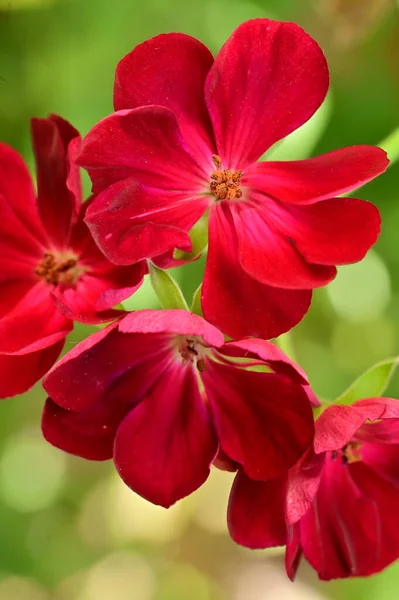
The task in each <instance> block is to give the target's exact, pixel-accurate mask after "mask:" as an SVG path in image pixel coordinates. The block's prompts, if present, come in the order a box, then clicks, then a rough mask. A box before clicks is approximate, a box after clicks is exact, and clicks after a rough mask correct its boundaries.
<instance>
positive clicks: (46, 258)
mask: <svg viewBox="0 0 399 600" xmlns="http://www.w3.org/2000/svg"><path fill="white" fill-rule="evenodd" d="M32 136H33V147H34V151H35V158H36V166H37V183H38V192H37V196H36V193H35V190H34V188H33V185H32V181H31V178H30V175H29V172H28V170H27V168H26V166H25V164H24V162H23V160H22V158H21V157H20V156H19V154H18V153H17V152H15V150H13V149H12V148H10V147H9V146H6V145H5V144H0V252H1V257H2V259H1V262H0V290H1V293H0V373H1V376H0V398H5V397H8V396H13V395H15V394H18V393H22V392H24V391H26V390H27V389H28V388H30V387H31V386H32V385H33V384H34V383H35V382H36V381H37V380H38V379H40V377H42V376H43V375H44V373H45V372H46V371H48V369H49V368H50V367H51V366H52V364H53V363H54V361H55V360H56V359H57V356H58V355H59V353H60V352H61V349H62V347H63V344H64V339H65V336H66V335H67V334H68V333H69V332H70V331H71V329H72V327H73V321H72V320H71V319H76V320H79V321H85V322H91V323H95V322H101V321H103V320H111V319H112V318H115V316H117V315H120V314H121V313H120V312H119V311H113V310H110V309H111V308H112V306H115V305H116V304H118V303H119V302H120V301H121V300H122V299H124V298H126V297H127V296H129V295H131V294H132V293H133V291H134V290H135V289H136V288H137V287H138V286H139V285H140V283H141V281H142V278H143V276H144V273H145V272H146V263H144V262H142V263H138V264H137V265H134V266H133V267H129V268H126V267H125V268H124V267H116V266H115V265H114V264H112V263H110V262H109V261H108V260H107V259H106V258H105V257H104V256H103V254H102V253H101V252H100V251H99V250H98V248H97V246H96V245H95V243H94V241H93V239H92V237H91V234H90V231H89V230H88V228H87V226H86V225H85V223H84V222H83V217H84V213H85V210H86V205H82V197H81V183H80V177H79V171H78V167H77V166H76V165H75V164H74V161H73V156H74V155H75V154H76V152H77V150H78V148H79V146H80V143H81V142H80V138H79V134H78V132H77V131H76V130H75V129H74V128H73V127H72V126H71V125H70V124H69V123H68V122H67V121H64V120H63V119H61V118H60V117H57V116H55V115H53V116H51V117H49V118H48V119H33V121H32Z"/></svg>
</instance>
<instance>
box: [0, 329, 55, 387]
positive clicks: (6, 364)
mask: <svg viewBox="0 0 399 600" xmlns="http://www.w3.org/2000/svg"><path fill="white" fill-rule="evenodd" d="M63 345H64V340H61V341H60V342H58V343H57V344H54V346H49V347H48V348H44V350H39V351H38V352H31V353H30V354H24V355H22V356H8V355H6V354H0V373H1V379H0V398H9V397H11V396H16V395H17V394H23V393H24V392H27V391H28V390H29V389H30V388H31V387H32V386H33V385H34V384H35V383H36V382H37V381H39V379H41V378H42V377H43V375H45V374H46V373H47V371H48V370H49V369H50V367H51V366H52V365H53V364H54V363H55V361H56V360H57V358H58V356H59V354H60V352H61V350H62V347H63Z"/></svg>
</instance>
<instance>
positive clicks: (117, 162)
mask: <svg viewBox="0 0 399 600" xmlns="http://www.w3.org/2000/svg"><path fill="white" fill-rule="evenodd" d="M327 88H328V70H327V64H326V61H325V58H324V56H323V53H322V51H321V49H320V48H319V46H318V45H317V44H316V42H314V40H312V38H310V37H309V36H308V35H307V34H306V33H305V32H304V31H303V30H302V29H301V28H300V27H298V26H297V25H295V24H293V23H278V22H275V21H270V20H268V19H256V20H253V21H248V22H246V23H243V24H242V25H240V27H238V29H236V31H235V32H234V33H233V34H232V36H231V37H230V38H229V39H228V41H227V42H226V44H225V45H224V46H223V48H222V49H221V51H220V52H219V54H218V55H217V57H216V59H213V57H212V55H211V53H210V52H209V50H208V49H207V48H206V47H205V46H204V45H203V44H201V42H199V41H198V40H196V39H194V38H192V37H189V36H187V35H183V34H175V33H173V34H166V35H160V36H157V37H155V38H153V39H151V40H149V41H147V42H144V43H143V44H141V45H139V46H137V47H136V48H135V49H134V50H133V51H132V52H131V53H130V54H128V55H127V56H126V57H125V58H124V59H123V60H122V61H121V62H120V63H119V65H118V67H117V70H116V80H115V92H114V105H115V109H116V110H117V111H118V112H116V113H114V114H112V115H111V116H109V117H107V118H106V119H104V120H103V121H101V122H100V123H99V124H97V125H96V126H95V127H94V128H93V129H92V130H91V131H90V132H89V134H88V136H87V137H86V139H85V140H84V142H83V146H82V153H81V155H80V157H79V162H80V164H81V165H82V166H84V167H85V168H86V169H87V171H88V172H89V175H90V177H91V179H92V181H93V191H94V192H95V193H96V194H99V196H98V198H97V199H96V200H95V201H94V202H93V204H92V205H91V206H90V208H89V210H88V213H87V218H86V221H87V223H88V224H89V227H90V228H91V231H92V233H93V235H94V237H95V239H96V241H97V243H98V244H99V245H100V247H101V248H102V250H103V251H104V252H105V254H106V255H107V256H108V257H109V258H110V259H111V260H112V261H113V262H115V263H116V264H132V263H134V262H135V261H138V260H141V259H143V258H147V257H150V256H155V255H157V254H161V253H162V252H164V251H166V250H168V249H170V248H173V247H176V248H179V249H181V250H190V248H191V244H190V239H189V236H188V234H187V231H188V230H189V229H190V228H191V227H192V226H193V225H194V224H195V223H196V221H197V220H198V219H199V218H200V217H201V215H203V214H204V212H205V211H206V210H207V209H209V252H208V258H207V265H206V270H205V278H204V285H203V290H202V307H203V312H204V315H205V317H206V318H207V319H208V320H209V321H210V322H212V323H213V324H215V325H216V326H218V327H220V328H221V329H222V330H223V331H224V332H225V333H227V334H228V335H230V336H232V337H242V336H246V335H255V336H259V337H263V338H269V337H273V336H277V335H279V334H281V333H282V332H284V331H286V330H288V329H290V328H291V327H293V326H294V325H295V324H296V323H297V322H298V321H299V320H300V319H301V318H302V317H303V315H304V314H305V313H306V311H307V309H308V306H309V303H310V300H311V290H312V289H313V288H316V287H319V286H323V285H325V284H327V283H328V282H330V281H331V280H332V279H333V278H334V277H335V274H336V268H335V265H342V264H348V263H353V262H356V261H359V260H360V259H362V258H363V256H364V255H365V253H366V252H367V250H368V249H369V248H370V247H371V246H372V245H373V244H374V243H375V241H376V240H377V237H378V233H379V227H380V218H379V213H378V210H377V209H376V208H375V207H374V206H373V205H372V204H369V203H366V202H363V201H361V200H356V199H352V198H336V197H335V196H337V195H339V194H342V193H343V192H348V191H350V190H352V189H354V188H357V187H359V186H360V185H362V184H363V183H366V182H367V181H369V180H370V179H373V178H374V177H376V176H377V175H379V174H380V173H382V172H383V171H385V169H386V167H387V165H388V160H387V157H386V154H385V153H384V152H383V151H382V150H381V149H379V148H374V147H370V146H354V147H350V148H344V149H342V150H336V151H334V152H331V153H329V154H325V155H323V156H318V157H316V158H312V159H309V160H303V161H297V162H258V163H257V162H256V161H257V160H258V159H259V158H260V157H261V156H262V154H263V153H264V152H265V151H266V150H267V149H268V148H270V147H271V146H272V145H273V144H275V143H276V142H277V141H279V140H281V139H282V138H284V137H285V136H287V135H288V134H289V133H291V132H292V131H294V130H295V129H297V128H298V127H300V126H301V125H303V124H304V123H305V122H306V121H307V120H308V119H309V118H310V117H311V116H312V115H313V113H314V112H315V111H316V109H317V108H318V107H319V106H320V104H321V103H322V101H323V99H324V97H325V95H326V92H327ZM360 224H361V225H360Z"/></svg>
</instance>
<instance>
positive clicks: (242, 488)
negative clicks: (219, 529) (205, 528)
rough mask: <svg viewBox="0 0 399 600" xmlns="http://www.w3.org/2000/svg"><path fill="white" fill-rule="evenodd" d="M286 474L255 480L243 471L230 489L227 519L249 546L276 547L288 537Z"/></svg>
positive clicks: (237, 536)
mask: <svg viewBox="0 0 399 600" xmlns="http://www.w3.org/2000/svg"><path fill="white" fill-rule="evenodd" d="M286 483H287V478H286V477H280V478H278V479H270V480H269V481H253V480H252V479H250V478H249V477H247V476H246V475H245V473H243V472H242V471H239V472H238V473H237V475H236V478H235V480H234V483H233V487H232V489H231V492H230V499H229V507H228V511H227V521H228V525H229V532H230V535H231V537H232V538H233V540H234V541H235V542H236V543H237V544H240V545H241V546H246V547H247V548H273V547H275V546H284V545H285V543H286V541H287V528H286V524H285V515H284V506H285V491H286Z"/></svg>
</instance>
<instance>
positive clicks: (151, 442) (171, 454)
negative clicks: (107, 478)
mask: <svg viewBox="0 0 399 600" xmlns="http://www.w3.org/2000/svg"><path fill="white" fill-rule="evenodd" d="M217 449H218V442H217V438H216V435H215V433H214V431H213V428H212V425H211V423H210V419H209V414H208V411H207V409H206V407H205V405H204V403H203V401H202V398H201V394H200V392H199V389H198V385H197V379H196V375H195V373H194V370H193V369H192V368H191V367H190V366H186V367H182V365H181V364H179V363H178V362H176V363H174V364H173V365H171V366H170V368H169V369H168V370H167V371H165V372H164V374H163V376H162V377H161V378H160V379H159V380H158V382H157V384H156V385H155V386H154V387H153V388H152V390H151V393H150V394H149V395H148V396H147V397H146V398H145V399H144V400H143V401H142V402H141V403H140V404H139V405H138V406H137V407H136V408H135V409H134V410H132V411H131V412H130V413H129V414H128V415H127V417H126V418H125V419H124V421H123V422H122V424H121V425H120V427H119V429H118V432H117V436H116V439H115V450H114V460H115V465H116V468H117V469H118V472H119V475H120V476H121V477H122V479H123V481H124V482H125V483H126V484H127V485H128V486H129V487H130V488H131V489H132V490H134V491H135V492H136V493H138V494H140V495H141V496H143V497H144V498H146V499H147V500H149V501H150V502H153V503H154V504H160V505H161V506H165V507H169V506H170V505H171V504H174V503H175V502H176V501H177V500H179V499H180V498H183V497H184V496H187V495H188V494H191V492H193V491H195V490H196V489H197V488H198V487H200V486H201V485H202V484H203V483H204V481H205V480H206V479H207V478H208V475H209V468H210V464H211V462H212V460H213V458H214V457H215V455H216V453H217Z"/></svg>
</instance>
